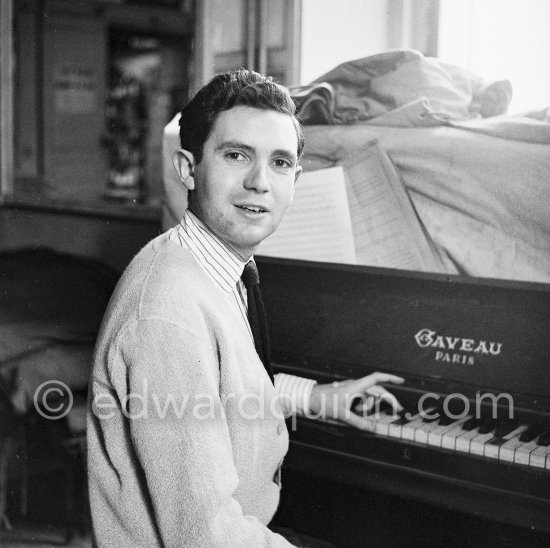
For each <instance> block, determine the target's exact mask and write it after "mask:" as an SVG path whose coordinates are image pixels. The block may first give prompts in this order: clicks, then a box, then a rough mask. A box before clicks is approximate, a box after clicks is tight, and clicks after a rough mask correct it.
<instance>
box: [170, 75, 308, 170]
mask: <svg viewBox="0 0 550 548" xmlns="http://www.w3.org/2000/svg"><path fill="white" fill-rule="evenodd" d="M236 106H246V107H253V108H258V109H263V110H274V111H276V112H281V113H282V114H287V115H288V116H290V117H291V119H292V121H293V123H294V128H295V129H296V136H297V137H298V150H297V153H298V158H300V157H301V155H302V151H303V149H304V132H303V130H302V126H301V124H300V122H299V120H298V118H297V117H296V104H295V103H294V101H293V99H292V97H291V96H290V93H289V91H288V89H286V88H285V87H284V86H281V85H279V84H277V83H275V82H273V81H272V80H271V78H270V77H266V76H263V75H262V74H259V73H257V72H254V71H252V70H246V69H239V70H232V71H228V72H224V73H222V74H218V75H217V76H215V77H214V78H213V79H212V80H210V82H208V84H206V85H205V86H204V87H202V88H201V89H200V90H199V91H198V93H197V94H196V95H195V97H193V99H192V100H191V101H190V102H189V103H188V104H187V105H186V106H185V107H184V108H183V110H182V111H181V116H180V121H179V126H180V132H179V133H180V144H181V148H183V149H184V150H188V151H189V152H191V153H192V154H193V156H194V157H195V161H196V163H197V164H198V163H200V161H201V160H202V152H203V146H204V143H205V142H206V140H207V139H208V136H209V135H210V132H211V131H212V127H213V126H214V122H215V121H216V118H217V117H218V115H219V114H220V112H223V111H226V110H230V109H232V108H233V107H236Z"/></svg>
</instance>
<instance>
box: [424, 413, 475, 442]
mask: <svg viewBox="0 0 550 548" xmlns="http://www.w3.org/2000/svg"><path fill="white" fill-rule="evenodd" d="M467 420H468V419H467V417H463V418H461V419H458V420H456V421H455V422H452V423H451V424H444V425H440V426H439V427H438V428H435V429H434V430H432V431H431V432H428V445H433V446H434V447H442V440H443V436H444V435H445V433H446V432H450V431H451V430H453V429H455V428H456V427H458V426H460V425H461V424H464V423H465V422H466V421H467Z"/></svg>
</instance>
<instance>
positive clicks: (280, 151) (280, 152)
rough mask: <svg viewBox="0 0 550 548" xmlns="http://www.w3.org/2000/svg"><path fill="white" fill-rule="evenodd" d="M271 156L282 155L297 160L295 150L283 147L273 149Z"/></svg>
mask: <svg viewBox="0 0 550 548" xmlns="http://www.w3.org/2000/svg"><path fill="white" fill-rule="evenodd" d="M272 156H283V157H285V158H287V159H289V160H292V161H293V162H296V161H298V155H297V154H296V152H294V151H292V150H287V149H284V148H279V149H277V150H274V151H273V153H272Z"/></svg>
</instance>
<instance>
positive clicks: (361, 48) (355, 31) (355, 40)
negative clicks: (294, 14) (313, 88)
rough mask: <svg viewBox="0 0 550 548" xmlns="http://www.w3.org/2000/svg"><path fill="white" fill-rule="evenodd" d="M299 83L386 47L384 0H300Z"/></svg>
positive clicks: (385, 3) (385, 9)
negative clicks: (300, 54) (300, 50)
mask: <svg viewBox="0 0 550 548" xmlns="http://www.w3.org/2000/svg"><path fill="white" fill-rule="evenodd" d="M302 6H303V8H302V59H301V64H302V66H301V83H302V84H307V83H309V82H311V81H312V80H313V79H315V78H317V77H318V76H321V75H322V74H323V73H324V72H327V71H328V70H330V69H331V68H333V67H335V66H336V65H338V64H339V63H342V62H343V61H349V60H351V59H357V58H360V57H365V56H367V55H372V54H375V53H379V52H380V51H383V50H385V49H387V48H388V47H389V43H388V17H389V15H388V1H387V0H368V1H365V0H303V4H302Z"/></svg>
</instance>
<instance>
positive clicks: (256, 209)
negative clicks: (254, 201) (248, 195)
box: [237, 205, 267, 213]
mask: <svg viewBox="0 0 550 548" xmlns="http://www.w3.org/2000/svg"><path fill="white" fill-rule="evenodd" d="M237 207H238V208H239V209H244V210H245V211H250V212H252V213H266V212H267V209H264V208H263V207H259V206H253V205H238V206H237Z"/></svg>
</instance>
